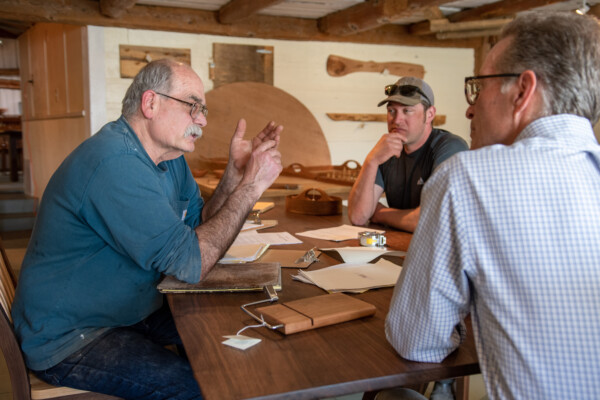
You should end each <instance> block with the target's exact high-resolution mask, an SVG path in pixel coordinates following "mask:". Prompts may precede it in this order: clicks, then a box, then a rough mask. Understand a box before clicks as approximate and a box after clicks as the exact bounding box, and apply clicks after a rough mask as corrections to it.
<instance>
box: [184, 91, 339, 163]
mask: <svg viewBox="0 0 600 400" xmlns="http://www.w3.org/2000/svg"><path fill="white" fill-rule="evenodd" d="M206 105H207V107H208V125H207V126H206V127H205V128H204V129H203V134H202V137H201V138H200V139H198V140H196V149H195V151H194V152H192V153H186V154H185V158H186V160H187V162H188V164H189V165H190V168H199V169H203V168H207V164H206V163H205V162H204V160H206V159H222V160H226V159H227V158H228V156H229V143H230V140H231V136H232V135H233V133H234V132H235V127H236V126H237V122H238V120H239V119H240V118H244V119H245V120H246V135H245V138H246V139H251V138H253V137H254V136H256V135H257V134H258V132H260V131H261V130H262V129H263V128H264V127H265V126H266V125H267V123H268V122H269V121H271V120H273V121H275V122H276V123H277V124H280V125H283V127H284V128H283V132H282V133H281V141H280V143H279V151H280V152H281V156H282V159H281V163H282V164H283V166H284V167H286V166H288V165H290V164H293V163H300V164H302V165H305V166H316V165H331V155H330V154H329V147H328V145H327V141H326V140H325V136H324V135H323V131H322V130H321V127H320V126H319V123H318V122H317V120H316V119H315V117H314V116H313V115H312V114H311V112H310V111H309V110H308V108H306V107H305V106H304V104H302V103H301V102H300V101H298V100H297V99H296V98H295V97H293V96H292V95H290V94H289V93H287V92H285V91H283V90H281V89H278V88H276V87H274V86H271V85H268V84H265V83H259V82H235V83H230V84H227V85H223V86H220V87H218V88H216V89H213V90H211V91H210V92H207V93H206Z"/></svg>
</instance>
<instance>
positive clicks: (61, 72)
mask: <svg viewBox="0 0 600 400" xmlns="http://www.w3.org/2000/svg"><path fill="white" fill-rule="evenodd" d="M85 38H86V36H85V28H82V27H79V26H72V25H64V24H46V23H43V24H37V25H35V26H34V27H33V28H31V29H29V30H28V31H27V32H25V33H24V34H23V35H21V37H19V47H20V55H21V64H22V68H21V71H22V72H21V81H22V82H23V85H22V86H23V87H22V90H23V117H24V119H45V118H64V117H73V116H82V115H83V114H84V110H85V101H84V99H85V95H86V93H85V88H86V87H87V83H86V82H84V80H85V75H86V73H85V70H84V65H87V64H86V63H85V62H84V61H85V54H84V49H85V48H86V47H85V46H86V44H85Z"/></svg>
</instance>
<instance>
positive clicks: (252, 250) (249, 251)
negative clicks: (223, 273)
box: [219, 243, 269, 264]
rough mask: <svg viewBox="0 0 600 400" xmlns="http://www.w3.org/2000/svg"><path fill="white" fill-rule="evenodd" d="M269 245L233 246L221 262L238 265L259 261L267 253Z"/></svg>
mask: <svg viewBox="0 0 600 400" xmlns="http://www.w3.org/2000/svg"><path fill="white" fill-rule="evenodd" d="M268 248H269V245H268V244H266V243H253V244H240V245H235V244H234V245H231V247H229V249H227V252H226V253H225V255H224V256H223V258H221V259H220V260H219V262H220V263H221V264H236V263H244V262H252V261H255V260H258V258H259V257H260V256H262V254H263V253H264V252H265V251H267V249H268Z"/></svg>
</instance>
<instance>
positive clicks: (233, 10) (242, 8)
mask: <svg viewBox="0 0 600 400" xmlns="http://www.w3.org/2000/svg"><path fill="white" fill-rule="evenodd" d="M284 1H285V0H231V1H230V2H229V3H227V4H225V5H224V6H223V7H221V9H220V10H219V22H220V23H222V24H233V23H234V22H239V21H243V20H244V19H246V18H248V17H251V16H253V15H254V14H257V13H258V12H260V10H262V9H265V8H267V7H270V6H274V5H277V4H279V3H283V2H284Z"/></svg>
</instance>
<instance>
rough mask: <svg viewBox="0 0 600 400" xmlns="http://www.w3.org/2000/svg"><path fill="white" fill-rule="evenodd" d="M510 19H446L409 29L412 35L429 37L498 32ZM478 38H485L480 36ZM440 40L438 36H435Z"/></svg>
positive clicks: (416, 25)
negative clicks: (455, 33) (444, 34)
mask: <svg viewBox="0 0 600 400" xmlns="http://www.w3.org/2000/svg"><path fill="white" fill-rule="evenodd" d="M512 20H513V19H512V18H496V19H483V20H476V21H464V22H450V21H448V19H446V18H443V19H435V20H431V21H424V22H421V23H418V24H414V25H412V26H411V27H410V33H412V34H413V35H430V34H432V33H446V32H466V31H469V32H476V31H490V30H492V31H498V30H500V29H502V27H504V25H506V24H508V23H509V22H510V21H512ZM479 36H487V35H485V34H481V35H479ZM437 38H438V39H439V38H440V35H438V36H437Z"/></svg>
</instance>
